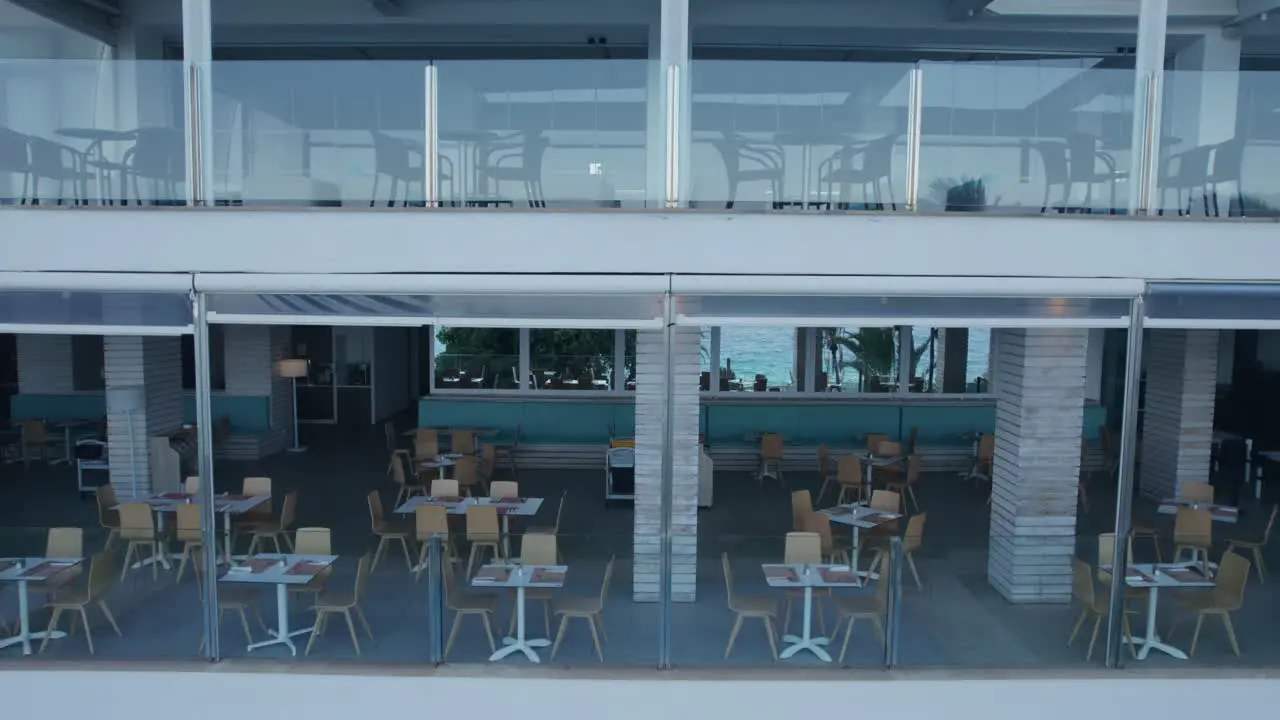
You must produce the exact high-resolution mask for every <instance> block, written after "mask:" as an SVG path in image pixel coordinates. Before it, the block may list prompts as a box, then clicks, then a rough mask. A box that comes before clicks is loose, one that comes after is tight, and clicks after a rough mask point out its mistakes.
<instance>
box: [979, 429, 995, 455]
mask: <svg viewBox="0 0 1280 720" xmlns="http://www.w3.org/2000/svg"><path fill="white" fill-rule="evenodd" d="M995 456H996V436H995V435H983V436H982V439H981V440H979V441H978V460H980V461H982V462H991V460H992V459H994V458H995Z"/></svg>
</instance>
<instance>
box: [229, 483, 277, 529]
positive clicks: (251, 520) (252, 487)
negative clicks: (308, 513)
mask: <svg viewBox="0 0 1280 720" xmlns="http://www.w3.org/2000/svg"><path fill="white" fill-rule="evenodd" d="M271 485H272V483H271V478H269V477H263V476H250V477H246V478H245V479H244V482H243V484H242V485H241V489H240V494H242V495H248V496H251V497H266V498H267V500H266V501H265V502H262V503H259V504H257V505H254V506H253V507H252V508H250V509H249V510H247V511H246V512H243V513H241V514H239V515H236V516H233V517H232V518H231V529H232V532H233V537H232V543H233V544H234V543H235V541H236V538H235V536H236V535H241V534H243V533H245V532H251V531H252V530H253V529H254V527H256V526H257V525H261V524H264V523H271V522H274V521H275V514H274V513H273V512H272V508H271V494H272V493H271Z"/></svg>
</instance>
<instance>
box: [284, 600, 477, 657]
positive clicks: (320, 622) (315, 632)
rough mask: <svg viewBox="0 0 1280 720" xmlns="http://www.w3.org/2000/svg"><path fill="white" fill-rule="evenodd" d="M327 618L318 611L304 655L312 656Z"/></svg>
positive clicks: (450, 637)
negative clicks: (313, 647) (312, 650)
mask: <svg viewBox="0 0 1280 720" xmlns="http://www.w3.org/2000/svg"><path fill="white" fill-rule="evenodd" d="M327 616H328V613H326V612H325V611H324V610H317V611H316V624H315V627H313V628H312V629H311V638H310V639H309V640H307V649H306V650H305V651H303V653H302V654H303V655H310V654H311V646H313V645H315V643H316V638H317V637H320V635H321V634H323V633H324V621H325V618H326V617H327ZM453 630H454V632H457V630H458V621H457V619H454V621H453ZM449 644H450V645H452V644H453V635H452V634H450V635H449ZM444 653H445V655H448V654H449V650H448V648H445V651H444Z"/></svg>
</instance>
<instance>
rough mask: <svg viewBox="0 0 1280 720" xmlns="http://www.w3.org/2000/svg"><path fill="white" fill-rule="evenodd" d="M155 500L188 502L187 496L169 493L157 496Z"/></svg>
mask: <svg viewBox="0 0 1280 720" xmlns="http://www.w3.org/2000/svg"><path fill="white" fill-rule="evenodd" d="M152 499H153V500H186V499H187V494H186V493H180V492H167V493H160V494H159V495H156V496H155V497H154V498H152Z"/></svg>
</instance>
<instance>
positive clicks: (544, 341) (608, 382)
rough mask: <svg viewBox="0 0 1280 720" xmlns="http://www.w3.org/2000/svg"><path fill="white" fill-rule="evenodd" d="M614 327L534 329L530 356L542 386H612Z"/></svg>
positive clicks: (534, 379) (538, 385)
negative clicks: (606, 328)
mask: <svg viewBox="0 0 1280 720" xmlns="http://www.w3.org/2000/svg"><path fill="white" fill-rule="evenodd" d="M614 337H615V336H614V331H612V330H531V331H529V357H530V361H531V362H532V366H531V367H530V372H531V374H532V382H533V383H534V387H535V388H536V389H538V390H605V391H607V390H609V388H611V387H613V382H612V380H613V371H614V364H615V360H614V357H613V351H614Z"/></svg>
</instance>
